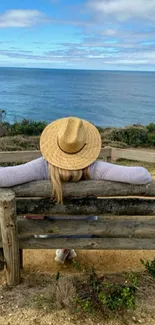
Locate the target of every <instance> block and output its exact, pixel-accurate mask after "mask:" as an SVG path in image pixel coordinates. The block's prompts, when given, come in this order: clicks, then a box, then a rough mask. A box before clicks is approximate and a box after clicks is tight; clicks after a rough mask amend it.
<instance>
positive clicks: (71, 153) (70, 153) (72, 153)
mask: <svg viewBox="0 0 155 325" xmlns="http://www.w3.org/2000/svg"><path fill="white" fill-rule="evenodd" d="M57 145H58V147H59V149H60V150H61V151H63V152H64V153H67V154H68V155H75V154H76V153H78V152H80V151H82V150H83V148H84V147H85V145H86V143H84V145H83V147H82V148H80V150H78V151H76V152H67V151H65V150H63V149H62V148H61V147H60V145H59V142H58V139H57Z"/></svg>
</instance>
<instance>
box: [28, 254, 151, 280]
mask: <svg viewBox="0 0 155 325" xmlns="http://www.w3.org/2000/svg"><path fill="white" fill-rule="evenodd" d="M77 253H78V256H77V258H76V259H77V261H78V262H80V264H81V265H82V266H84V267H92V266H94V268H95V270H96V271H97V272H101V273H105V274H106V273H116V272H125V271H126V272H127V271H141V270H143V266H142V264H141V262H140V259H141V258H143V259H144V258H146V259H149V260H151V259H153V258H154V257H155V251H131V250H130V251H116V250H114V251H110V250H108V251H99V250H98V251H82V250H81V251H77ZM54 257H55V250H39V251H38V250H24V268H25V269H27V270H28V269H29V270H30V271H34V270H36V271H40V272H49V273H50V274H56V272H57V271H60V272H61V273H63V274H64V273H66V274H68V273H69V274H70V273H77V269H76V268H75V267H74V266H73V265H72V264H71V263H65V264H64V265H61V264H58V263H56V262H55V261H54Z"/></svg>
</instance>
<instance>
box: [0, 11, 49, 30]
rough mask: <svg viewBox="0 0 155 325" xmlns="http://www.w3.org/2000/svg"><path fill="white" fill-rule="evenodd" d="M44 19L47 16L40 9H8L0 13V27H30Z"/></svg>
mask: <svg viewBox="0 0 155 325" xmlns="http://www.w3.org/2000/svg"><path fill="white" fill-rule="evenodd" d="M44 21H46V17H45V15H44V14H43V13H42V12H41V11H39V10H20V9H18V10H7V11H5V12H4V13H2V14H0V28H7V27H30V26H34V25H36V24H38V23H40V22H44Z"/></svg>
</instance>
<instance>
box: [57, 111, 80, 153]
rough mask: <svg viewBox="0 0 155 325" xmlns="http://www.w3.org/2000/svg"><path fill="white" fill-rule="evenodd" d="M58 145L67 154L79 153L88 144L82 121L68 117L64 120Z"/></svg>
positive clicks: (59, 133)
mask: <svg viewBox="0 0 155 325" xmlns="http://www.w3.org/2000/svg"><path fill="white" fill-rule="evenodd" d="M57 140H58V145H59V147H60V149H61V150H62V151H64V152H65V153H68V154H71V153H77V152H79V151H80V150H82V149H83V147H84V146H85V144H86V130H85V127H84V124H83V122H82V120H81V119H79V118H75V117H68V118H66V119H64V122H63V124H62V126H61V129H60V131H59V132H58V139H57Z"/></svg>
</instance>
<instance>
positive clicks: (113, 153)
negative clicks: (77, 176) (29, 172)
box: [0, 147, 155, 163]
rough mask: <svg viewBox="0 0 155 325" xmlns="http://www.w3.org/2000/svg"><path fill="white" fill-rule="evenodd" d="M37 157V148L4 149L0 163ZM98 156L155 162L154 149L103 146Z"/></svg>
mask: <svg viewBox="0 0 155 325" xmlns="http://www.w3.org/2000/svg"><path fill="white" fill-rule="evenodd" d="M39 157H41V152H40V151H39V150H31V151H4V152H0V163H13V162H19V163H23V162H27V161H30V160H33V159H37V158H39ZM99 158H100V159H102V158H104V160H105V161H109V162H110V161H111V160H117V159H119V158H122V159H128V160H136V161H145V162H150V163H155V151H154V152H153V151H149V150H139V149H138V150H137V149H119V148H111V147H105V148H102V149H101V152H100V155H99Z"/></svg>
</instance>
